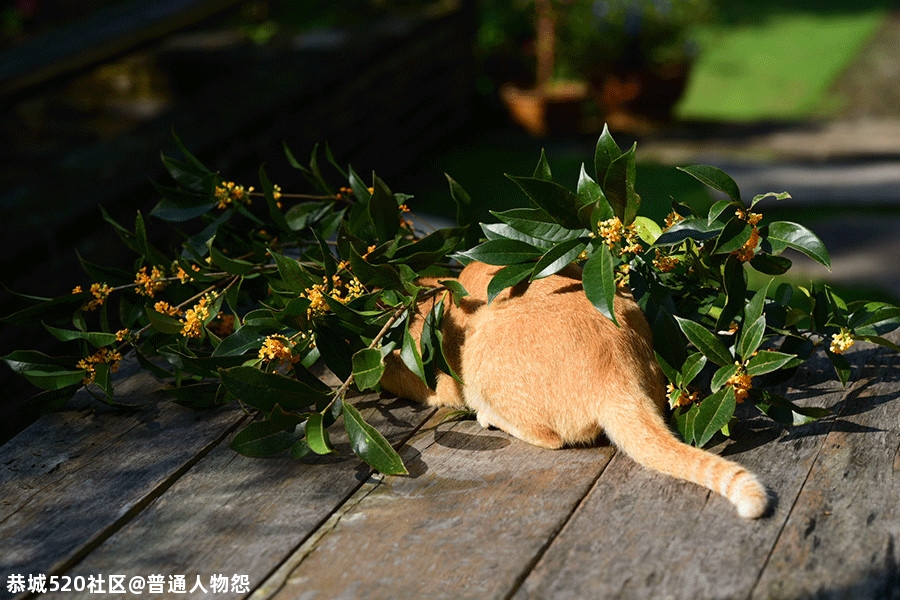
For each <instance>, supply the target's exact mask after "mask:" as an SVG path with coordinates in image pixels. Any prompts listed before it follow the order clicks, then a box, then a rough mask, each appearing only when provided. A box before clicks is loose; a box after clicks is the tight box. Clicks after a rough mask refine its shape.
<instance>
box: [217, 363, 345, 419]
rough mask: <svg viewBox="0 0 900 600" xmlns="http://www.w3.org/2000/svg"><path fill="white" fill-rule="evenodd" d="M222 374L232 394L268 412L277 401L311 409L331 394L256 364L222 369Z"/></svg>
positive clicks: (291, 406)
mask: <svg viewBox="0 0 900 600" xmlns="http://www.w3.org/2000/svg"><path fill="white" fill-rule="evenodd" d="M219 377H220V378H221V379H222V383H223V384H224V385H225V388H226V389H227V390H228V392H229V393H231V395H233V396H234V397H235V398H237V399H238V400H240V401H241V402H243V403H244V404H247V405H249V406H252V407H253V408H256V409H258V410H261V411H263V412H265V413H267V412H269V411H271V410H272V409H273V408H274V407H275V405H276V404H279V405H281V406H283V407H284V408H286V409H288V410H299V409H304V408H309V407H310V406H313V405H314V404H315V403H316V402H319V401H321V400H323V399H324V398H327V397H328V396H329V394H327V393H324V392H322V391H320V390H317V389H313V388H312V387H310V386H309V385H307V384H305V383H302V382H300V381H297V380H296V379H291V378H290V377H285V376H284V375H278V374H277V373H264V372H262V371H260V370H259V369H257V368H255V367H244V366H238V367H231V368H230V369H222V370H221V371H219Z"/></svg>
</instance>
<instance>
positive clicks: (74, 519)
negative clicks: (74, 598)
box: [0, 373, 245, 575]
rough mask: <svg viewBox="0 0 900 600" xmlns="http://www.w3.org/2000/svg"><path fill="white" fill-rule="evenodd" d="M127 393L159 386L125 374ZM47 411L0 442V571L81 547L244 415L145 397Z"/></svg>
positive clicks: (32, 568) (62, 559)
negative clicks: (125, 404)
mask: <svg viewBox="0 0 900 600" xmlns="http://www.w3.org/2000/svg"><path fill="white" fill-rule="evenodd" d="M128 386H131V393H130V397H131V399H132V400H140V399H141V398H144V399H149V398H150V397H151V396H152V394H153V393H154V392H155V391H157V390H158V389H159V384H158V383H157V382H156V380H155V379H153V377H152V376H150V375H147V374H146V373H144V374H135V375H133V376H132V378H130V379H129V380H128V383H127V385H125V387H124V388H123V390H124V391H128ZM97 411H98V414H95V415H94V416H90V415H89V414H81V415H79V414H78V413H74V414H71V413H70V414H53V415H47V416H45V417H42V418H41V419H40V420H39V421H38V422H37V423H36V424H35V425H33V426H32V427H30V428H29V429H27V430H26V431H24V432H23V433H22V434H20V435H19V436H16V437H15V438H13V439H12V440H10V441H9V442H8V443H7V444H5V445H4V446H3V447H2V448H0V465H2V474H0V497H2V498H3V504H2V511H0V514H2V520H0V539H3V544H4V551H3V552H2V553H0V573H35V574H37V573H45V574H48V575H49V574H51V573H57V572H61V571H64V570H65V569H67V568H68V567H69V566H71V564H73V563H74V562H76V561H77V560H79V559H80V558H81V557H82V556H83V555H84V554H86V553H88V552H89V551H90V550H91V549H92V548H93V547H94V546H96V545H97V544H98V543H99V542H100V541H102V540H103V539H105V538H106V537H108V536H109V535H110V534H111V532H112V531H115V529H116V528H117V527H118V526H119V525H120V524H121V523H122V522H124V521H127V520H128V519H129V518H131V516H133V514H135V513H136V512H137V511H139V510H140V509H141V508H142V506H143V504H144V503H146V502H148V501H149V499H152V498H153V497H155V496H156V495H158V494H161V493H162V492H163V491H164V490H165V489H166V487H167V486H168V485H171V483H172V481H174V480H175V479H177V478H178V477H179V476H180V474H181V472H183V471H184V470H185V469H187V468H189V467H190V465H192V464H193V463H194V462H195V461H196V460H197V459H198V458H199V457H201V456H203V455H204V454H205V453H206V452H208V451H209V449H210V448H211V447H213V446H215V445H216V444H217V443H219V442H220V441H221V440H222V439H223V437H224V435H225V434H226V433H227V432H228V431H229V430H230V429H232V428H234V427H235V426H236V425H237V423H239V422H240V421H241V420H243V419H244V418H245V416H244V414H243V413H242V412H241V411H239V410H237V409H236V408H222V409H218V410H212V411H208V412H197V411H194V410H190V409H186V408H182V407H180V406H178V405H176V404H173V403H171V402H168V401H164V400H160V399H159V398H154V399H153V400H152V401H149V402H148V403H147V404H146V405H145V406H144V408H142V409H140V410H138V411H136V412H109V411H108V410H104V409H103V407H102V406H99V407H97Z"/></svg>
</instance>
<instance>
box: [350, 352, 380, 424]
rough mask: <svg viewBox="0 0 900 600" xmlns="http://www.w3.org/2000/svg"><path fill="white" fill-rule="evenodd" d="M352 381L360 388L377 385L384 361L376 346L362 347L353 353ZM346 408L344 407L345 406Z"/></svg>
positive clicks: (369, 388) (373, 387)
mask: <svg viewBox="0 0 900 600" xmlns="http://www.w3.org/2000/svg"><path fill="white" fill-rule="evenodd" d="M352 361H353V381H354V382H356V387H358V388H359V389H360V390H371V389H375V388H377V387H378V383H379V382H380V381H381V375H382V374H383V373H384V361H383V360H382V356H381V351H380V350H379V349H378V348H364V349H362V350H360V351H358V352H356V353H355V354H354V355H353V358H352ZM345 410H346V408H345Z"/></svg>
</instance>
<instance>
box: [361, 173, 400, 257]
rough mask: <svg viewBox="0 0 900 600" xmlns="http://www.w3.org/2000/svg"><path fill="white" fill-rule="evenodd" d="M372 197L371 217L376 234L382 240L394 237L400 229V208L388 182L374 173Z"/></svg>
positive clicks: (370, 205) (370, 204)
mask: <svg viewBox="0 0 900 600" xmlns="http://www.w3.org/2000/svg"><path fill="white" fill-rule="evenodd" d="M373 180H374V184H373V186H372V189H373V190H374V191H373V193H372V197H371V199H370V200H369V207H368V208H369V218H371V219H372V224H373V225H374V226H375V235H376V236H377V238H378V240H379V241H381V242H386V241H388V240H391V239H393V238H394V236H395V235H397V232H398V231H399V230H400V208H399V205H398V204H397V199H396V198H395V197H394V194H393V193H391V190H390V189H389V188H388V186H387V184H386V183H385V182H384V181H382V180H381V178H380V177H378V176H377V175H373Z"/></svg>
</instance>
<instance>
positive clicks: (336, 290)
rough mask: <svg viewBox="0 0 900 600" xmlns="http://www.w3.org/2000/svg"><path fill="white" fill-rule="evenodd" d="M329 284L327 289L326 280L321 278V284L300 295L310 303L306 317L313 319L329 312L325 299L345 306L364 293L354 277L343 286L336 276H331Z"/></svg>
mask: <svg viewBox="0 0 900 600" xmlns="http://www.w3.org/2000/svg"><path fill="white" fill-rule="evenodd" d="M331 284H332V285H331V287H330V289H329V285H328V278H327V277H322V283H317V284H316V285H314V286H312V287H311V288H308V289H307V290H306V291H304V292H303V293H302V294H300V297H301V298H306V299H307V300H309V302H310V304H309V308H307V309H306V316H307V317H308V318H310V319H314V318H316V317H321V316H322V315H324V314H325V313H327V312H328V311H329V310H330V309H329V307H328V301H327V300H325V298H326V297H328V298H331V299H333V300H337V301H338V302H341V303H342V304H346V303H347V302H350V301H351V300H355V299H356V298H359V297H360V296H362V295H363V294H365V293H366V289H365V288H364V287H363V284H362V283H361V282H360V281H359V279H357V278H356V277H353V278H352V279H351V280H350V281H349V282H348V283H347V284H346V285H345V284H344V282H343V280H341V278H340V277H339V276H338V275H333V276H332V278H331ZM342 289H343V293H342Z"/></svg>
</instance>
